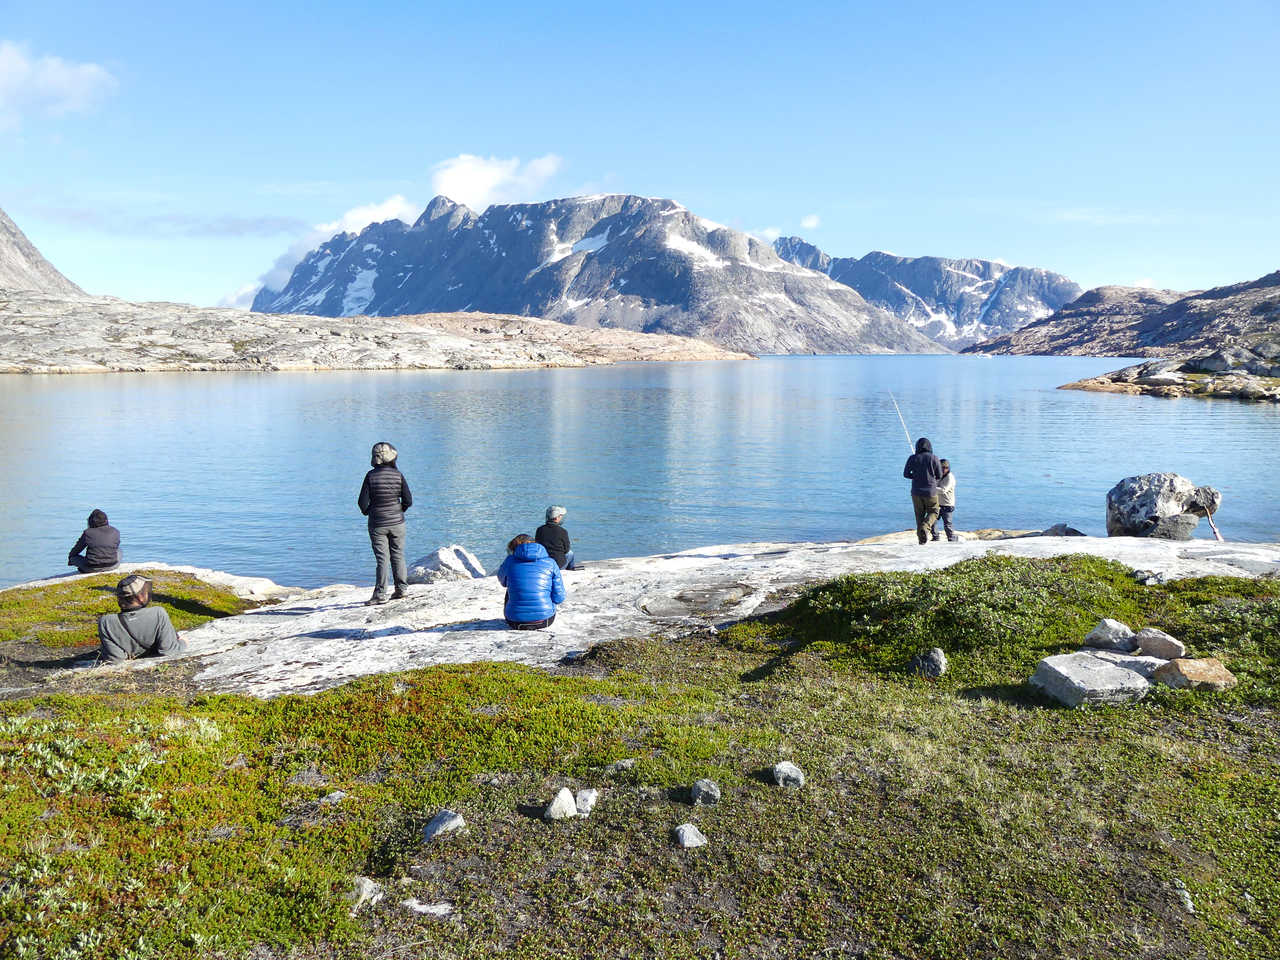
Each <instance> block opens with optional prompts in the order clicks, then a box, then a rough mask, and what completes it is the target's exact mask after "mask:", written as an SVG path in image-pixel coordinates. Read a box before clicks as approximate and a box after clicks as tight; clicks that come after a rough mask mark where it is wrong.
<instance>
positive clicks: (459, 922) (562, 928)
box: [0, 558, 1280, 960]
mask: <svg viewBox="0 0 1280 960" xmlns="http://www.w3.org/2000/svg"><path fill="white" fill-rule="evenodd" d="M1277 586H1278V585H1277V584H1275V583H1273V582H1266V581H1243V580H1229V579H1211V580H1200V581H1188V582H1180V583H1174V584H1169V585H1165V586H1156V587H1144V586H1140V585H1138V584H1136V583H1134V582H1133V581H1132V580H1131V579H1130V578H1129V577H1128V575H1127V573H1126V571H1124V570H1123V569H1122V568H1120V567H1117V566H1114V565H1111V564H1106V563H1101V562H1098V561H1094V560H1087V559H1081V558H1064V559H1061V560H1053V561H1027V560H981V561H970V562H967V563H964V564H960V565H958V566H956V567H954V568H951V569H950V570H947V571H943V572H939V573H934V574H930V575H928V576H923V577H916V576H914V575H907V574H895V575H867V576H855V577H848V578H843V579H841V580H837V581H834V582H832V583H829V584H824V585H822V586H819V587H815V588H814V589H812V590H810V591H809V592H808V593H806V594H805V595H804V597H802V598H801V599H800V600H799V601H798V602H797V603H795V604H793V605H792V606H791V607H789V608H788V609H787V610H785V611H783V612H782V613H780V614H778V615H776V616H774V617H771V618H767V619H764V620H761V621H756V622H751V623H744V624H740V625H738V626H736V627H733V628H730V629H728V630H726V631H724V632H722V633H721V634H720V635H719V636H712V635H708V634H695V635H691V636H686V637H683V638H679V639H675V640H672V639H664V638H659V637H649V638H640V639H636V640H634V641H628V642H623V643H616V644H610V645H608V646H605V647H602V648H598V649H597V650H596V651H594V652H593V654H592V655H591V656H590V657H588V658H587V660H586V661H585V662H584V663H583V664H581V665H579V666H577V667H574V668H572V669H569V670H567V671H561V672H548V671H542V670H536V669H530V668H524V667H519V666H514V665H502V664H472V665H456V666H446V667H436V668H432V669H428V670H421V671H414V672H410V673H403V674H398V675H394V676H382V677H371V678H367V679H364V680H361V681H358V682H355V683H352V684H349V685H347V686H344V687H342V688H339V689H336V690H331V691H329V692H326V693H322V694H319V695H316V696H313V697H295V696H290V697H282V698H279V699H276V700H271V701H258V700H252V699H248V698H243V697H230V696H210V695H196V696H190V697H184V698H180V697H163V696H139V695H129V696H122V695H86V696H48V697H42V698H39V699H35V700H31V699H28V700H21V701H9V702H5V703H0V862H2V863H4V864H5V865H6V866H5V867H4V868H3V870H4V873H3V878H2V879H0V956H12V957H24V958H25V957H29V958H54V957H57V958H75V957H165V958H169V957H175V958H181V957H228V958H230V957H237V958H238V957H253V958H255V960H267V958H275V957H280V958H283V957H290V958H312V957H314V958H321V957H324V958H332V957H359V958H369V960H372V958H378V957H385V958H392V957H405V956H423V957H443V958H448V957H476V958H480V957H486V958H487V957H491V956H512V957H551V956H569V955H572V956H582V957H615V956H617V957H625V956H633V957H708V956H721V957H726V958H727V957H752V958H755V957H776V958H782V957H797V958H798V957H806V958H808V957H815V956H842V957H843V956H861V957H868V958H885V960H888V958H902V957H911V958H951V957H958V956H965V957H1008V958H1014V957H1028V956H1037V957H1071V958H1094V957H1137V956H1149V957H1213V958H1217V957H1223V958H1228V957H1229V958H1254V957H1266V956H1276V955H1280V933H1278V931H1280V880H1278V879H1277V876H1276V871H1275V869H1274V868H1275V864H1276V863H1277V862H1280V786H1278V782H1280V781H1278V778H1277V761H1278V760H1280V723H1278V722H1277V715H1276V702H1275V686H1274V678H1275V671H1276V669H1277V666H1280V664H1278V662H1277V661H1278V660H1280V650H1278V649H1277V629H1276V625H1277V621H1276V618H1277V612H1278V607H1277V596H1278V594H1280V591H1278V590H1277ZM1100 616H1113V617H1116V618H1117V619H1121V620H1125V621H1126V622H1129V623H1130V625H1131V626H1134V627H1139V626H1145V625H1148V624H1150V625H1153V626H1159V627H1161V628H1162V629H1166V630H1168V631H1169V632H1170V633H1173V634H1174V635H1175V636H1179V637H1180V638H1182V639H1184V640H1186V641H1187V642H1188V643H1189V644H1190V645H1191V646H1192V648H1193V651H1194V652H1195V653H1196V654H1197V655H1204V654H1213V655H1218V656H1220V657H1221V658H1222V659H1223V661H1224V662H1225V663H1226V664H1227V666H1228V667H1230V668H1231V669H1232V670H1233V671H1235V672H1236V673H1237V675H1239V676H1240V677H1241V683H1240V686H1239V687H1238V688H1237V689H1236V690H1234V691H1232V692H1231V693H1229V694H1226V695H1216V696H1215V695H1210V694H1200V693H1191V692H1183V693H1172V692H1171V693H1169V694H1161V695H1153V696H1152V697H1149V698H1148V699H1147V700H1144V701H1142V702H1141V703H1138V704H1136V705H1133V706H1130V707H1126V708H1115V709H1103V710H1078V711H1072V710H1065V709H1059V708H1054V707H1051V706H1049V705H1047V704H1044V703H1042V702H1040V701H1039V700H1037V699H1036V698H1035V697H1033V696H1031V695H1029V694H1027V693H1026V692H1025V689H1024V687H1023V686H1022V681H1023V680H1025V678H1026V676H1027V675H1028V674H1029V672H1030V669H1031V668H1032V667H1033V665H1034V663H1035V661H1036V660H1037V659H1038V658H1039V657H1041V656H1044V655H1046V654H1049V653H1057V652H1061V651H1063V650H1067V649H1072V648H1074V646H1075V645H1076V644H1077V643H1078V641H1079V638H1080V637H1081V636H1083V634H1084V632H1086V631H1087V630H1088V629H1089V627H1091V626H1092V625H1093V623H1094V622H1096V620H1097V619H1098V618H1099V617H1100ZM49 622H50V623H56V620H55V619H51V620H50V621H49ZM5 629H11V627H10V626H8V625H6V626H5ZM934 645H937V646H941V647H942V648H943V649H944V650H946V652H947V654H948V656H949V657H950V658H951V662H952V670H951V672H950V673H949V674H948V675H947V676H946V677H944V678H943V680H942V681H940V682H936V683H930V682H927V681H923V680H918V679H914V678H910V677H908V676H906V675H905V673H904V672H903V669H902V666H903V663H904V662H905V659H906V658H907V657H909V656H910V655H911V654H913V653H915V652H916V650H917V649H918V648H919V647H921V646H934ZM623 759H632V760H634V761H635V762H634V764H632V765H629V766H625V767H613V768H610V766H609V765H610V764H611V763H613V762H614V761H618V760H623ZM780 759H790V760H792V761H794V762H796V763H798V764H799V765H800V766H801V767H802V768H803V769H804V770H805V772H806V774H807V775H808V778H809V781H808V783H807V784H806V785H805V786H804V787H803V788H801V789H799V790H785V789H782V788H779V787H776V786H773V785H772V784H770V783H769V782H767V780H768V778H767V777H766V776H765V775H764V773H763V771H764V770H766V769H767V768H768V767H770V766H771V765H772V764H773V763H774V762H776V761H777V760H780ZM698 777H711V778H713V779H715V780H716V781H717V782H718V783H719V784H720V786H721V789H722V790H723V793H724V798H723V800H722V801H721V803H719V804H718V805H715V806H709V807H693V806H692V805H690V803H689V799H688V786H689V785H690V784H691V783H692V781H693V780H694V779H696V778H698ZM561 786H570V787H572V788H580V787H595V788H597V789H599V790H600V791H601V800H600V803H599V805H598V806H597V808H596V810H595V812H594V813H593V814H592V815H591V817H590V819H587V820H581V819H574V820H569V821H566V822H563V823H558V824H548V823H545V822H543V821H542V820H541V819H540V814H541V810H542V808H543V806H544V805H545V804H546V803H547V802H548V801H549V800H550V799H551V797H552V796H553V795H554V793H555V791H556V790H557V789H558V788H559V787H561ZM442 807H449V808H451V809H454V810H457V811H458V812H460V813H462V814H463V816H464V817H465V818H466V819H467V821H468V825H469V829H468V832H467V833H466V834H464V835H452V836H450V837H448V838H446V839H443V840H438V841H434V842H432V843H431V844H425V845H424V844H423V843H422V841H421V828H422V826H423V825H424V824H425V823H426V822H427V821H428V820H429V819H430V818H431V817H432V816H433V815H434V814H435V813H437V812H438V811H439V810H440V809H441V808H442ZM686 821H692V822H694V823H696V824H697V825H698V826H699V828H700V829H701V830H702V831H703V833H705V834H706V835H707V837H708V838H709V841H710V842H709V844H708V846H706V847H703V848H700V849H696V850H690V851H682V850H679V849H677V848H676V847H675V846H674V845H673V843H672V839H671V832H672V830H673V829H674V828H675V827H676V826H677V825H678V824H680V823H683V822H686ZM361 875H363V876H369V877H372V878H373V879H374V880H375V881H376V882H377V883H378V884H379V885H381V886H382V887H383V889H384V890H385V891H386V895H385V897H384V898H383V899H382V901H381V902H379V903H377V904H376V905H366V906H364V907H363V908H362V909H361V910H360V911H359V912H358V913H356V914H355V915H354V916H352V914H351V904H350V902H349V901H348V900H347V899H346V895H347V893H348V891H349V890H350V889H351V887H352V885H353V881H354V879H355V877H356V876H361ZM410 898H413V899H416V900H417V901H419V902H422V903H448V904H450V905H451V912H450V913H449V915H448V916H445V917H438V916H430V915H427V916H424V915H419V914H416V913H413V912H411V911H410V910H408V909H406V908H405V907H403V906H401V901H404V900H408V899H410ZM1192 911H1194V912H1192Z"/></svg>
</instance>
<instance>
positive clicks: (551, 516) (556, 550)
mask: <svg viewBox="0 0 1280 960" xmlns="http://www.w3.org/2000/svg"><path fill="white" fill-rule="evenodd" d="M566 513H568V511H567V510H565V508H564V507H547V522H546V523H544V524H543V525H542V526H540V527H539V528H538V529H537V530H535V531H534V532H533V539H534V540H536V541H537V542H538V543H540V544H542V546H543V547H544V548H545V549H546V551H547V554H548V555H549V556H550V557H551V559H552V560H554V561H555V562H556V566H557V567H559V568H560V569H561V570H577V569H578V567H577V566H576V565H575V564H574V562H573V550H571V549H570V547H569V531H567V530H566V529H565V528H564V526H563V525H562V523H563V521H564V515H565V514H566Z"/></svg>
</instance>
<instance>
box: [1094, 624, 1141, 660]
mask: <svg viewBox="0 0 1280 960" xmlns="http://www.w3.org/2000/svg"><path fill="white" fill-rule="evenodd" d="M1084 645H1085V646H1086V647H1098V648H1099V649H1101V650H1119V651H1120V652H1121V653H1128V652H1129V651H1130V650H1133V649H1135V648H1136V647H1137V641H1136V640H1134V638H1133V631H1132V630H1130V629H1129V628H1128V627H1127V626H1126V625H1125V624H1123V623H1121V622H1120V621H1119V620H1111V619H1107V618H1104V619H1102V620H1099V621H1098V625H1097V626H1096V627H1094V628H1093V629H1092V630H1090V631H1089V633H1088V635H1087V636H1086V637H1085V638H1084Z"/></svg>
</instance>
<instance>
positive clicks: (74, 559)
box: [67, 510, 120, 573]
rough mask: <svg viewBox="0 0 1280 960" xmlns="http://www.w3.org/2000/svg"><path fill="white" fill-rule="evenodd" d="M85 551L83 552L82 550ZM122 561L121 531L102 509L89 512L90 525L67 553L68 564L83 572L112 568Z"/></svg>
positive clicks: (95, 571)
mask: <svg viewBox="0 0 1280 960" xmlns="http://www.w3.org/2000/svg"><path fill="white" fill-rule="evenodd" d="M81 551H83V553H82V552H81ZM119 563H120V531H119V530H117V529H116V528H115V527H113V526H111V524H109V523H108V522H107V515H106V514H105V513H103V512H102V511H101V510H94V511H93V513H91V514H89V521H88V526H87V527H86V528H85V531H84V533H82V534H80V539H79V540H77V541H76V545H75V546H74V547H72V548H71V552H70V553H68V554H67V566H69V567H75V568H76V569H77V570H79V571H80V572H81V573H97V572H99V571H101V570H110V569H111V568H112V567H114V566H116V565H118V564H119Z"/></svg>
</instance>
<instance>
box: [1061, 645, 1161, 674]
mask: <svg viewBox="0 0 1280 960" xmlns="http://www.w3.org/2000/svg"><path fill="white" fill-rule="evenodd" d="M1080 652H1081V653H1087V654H1088V655H1089V656H1091V657H1097V658H1098V659H1099V660H1105V661H1107V663H1114V664H1115V665H1116V666H1117V667H1124V668H1125V669H1126V670H1132V671H1133V672H1134V673H1137V674H1140V675H1141V676H1142V678H1143V679H1144V680H1150V679H1151V678H1152V676H1153V675H1154V674H1155V672H1156V671H1157V670H1159V669H1160V668H1161V667H1163V666H1164V665H1165V664H1166V663H1168V662H1169V661H1168V660H1164V659H1162V658H1160V657H1143V656H1139V655H1137V654H1132V653H1117V652H1116V651H1114V650H1087V651H1086V650H1081V651H1080Z"/></svg>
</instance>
